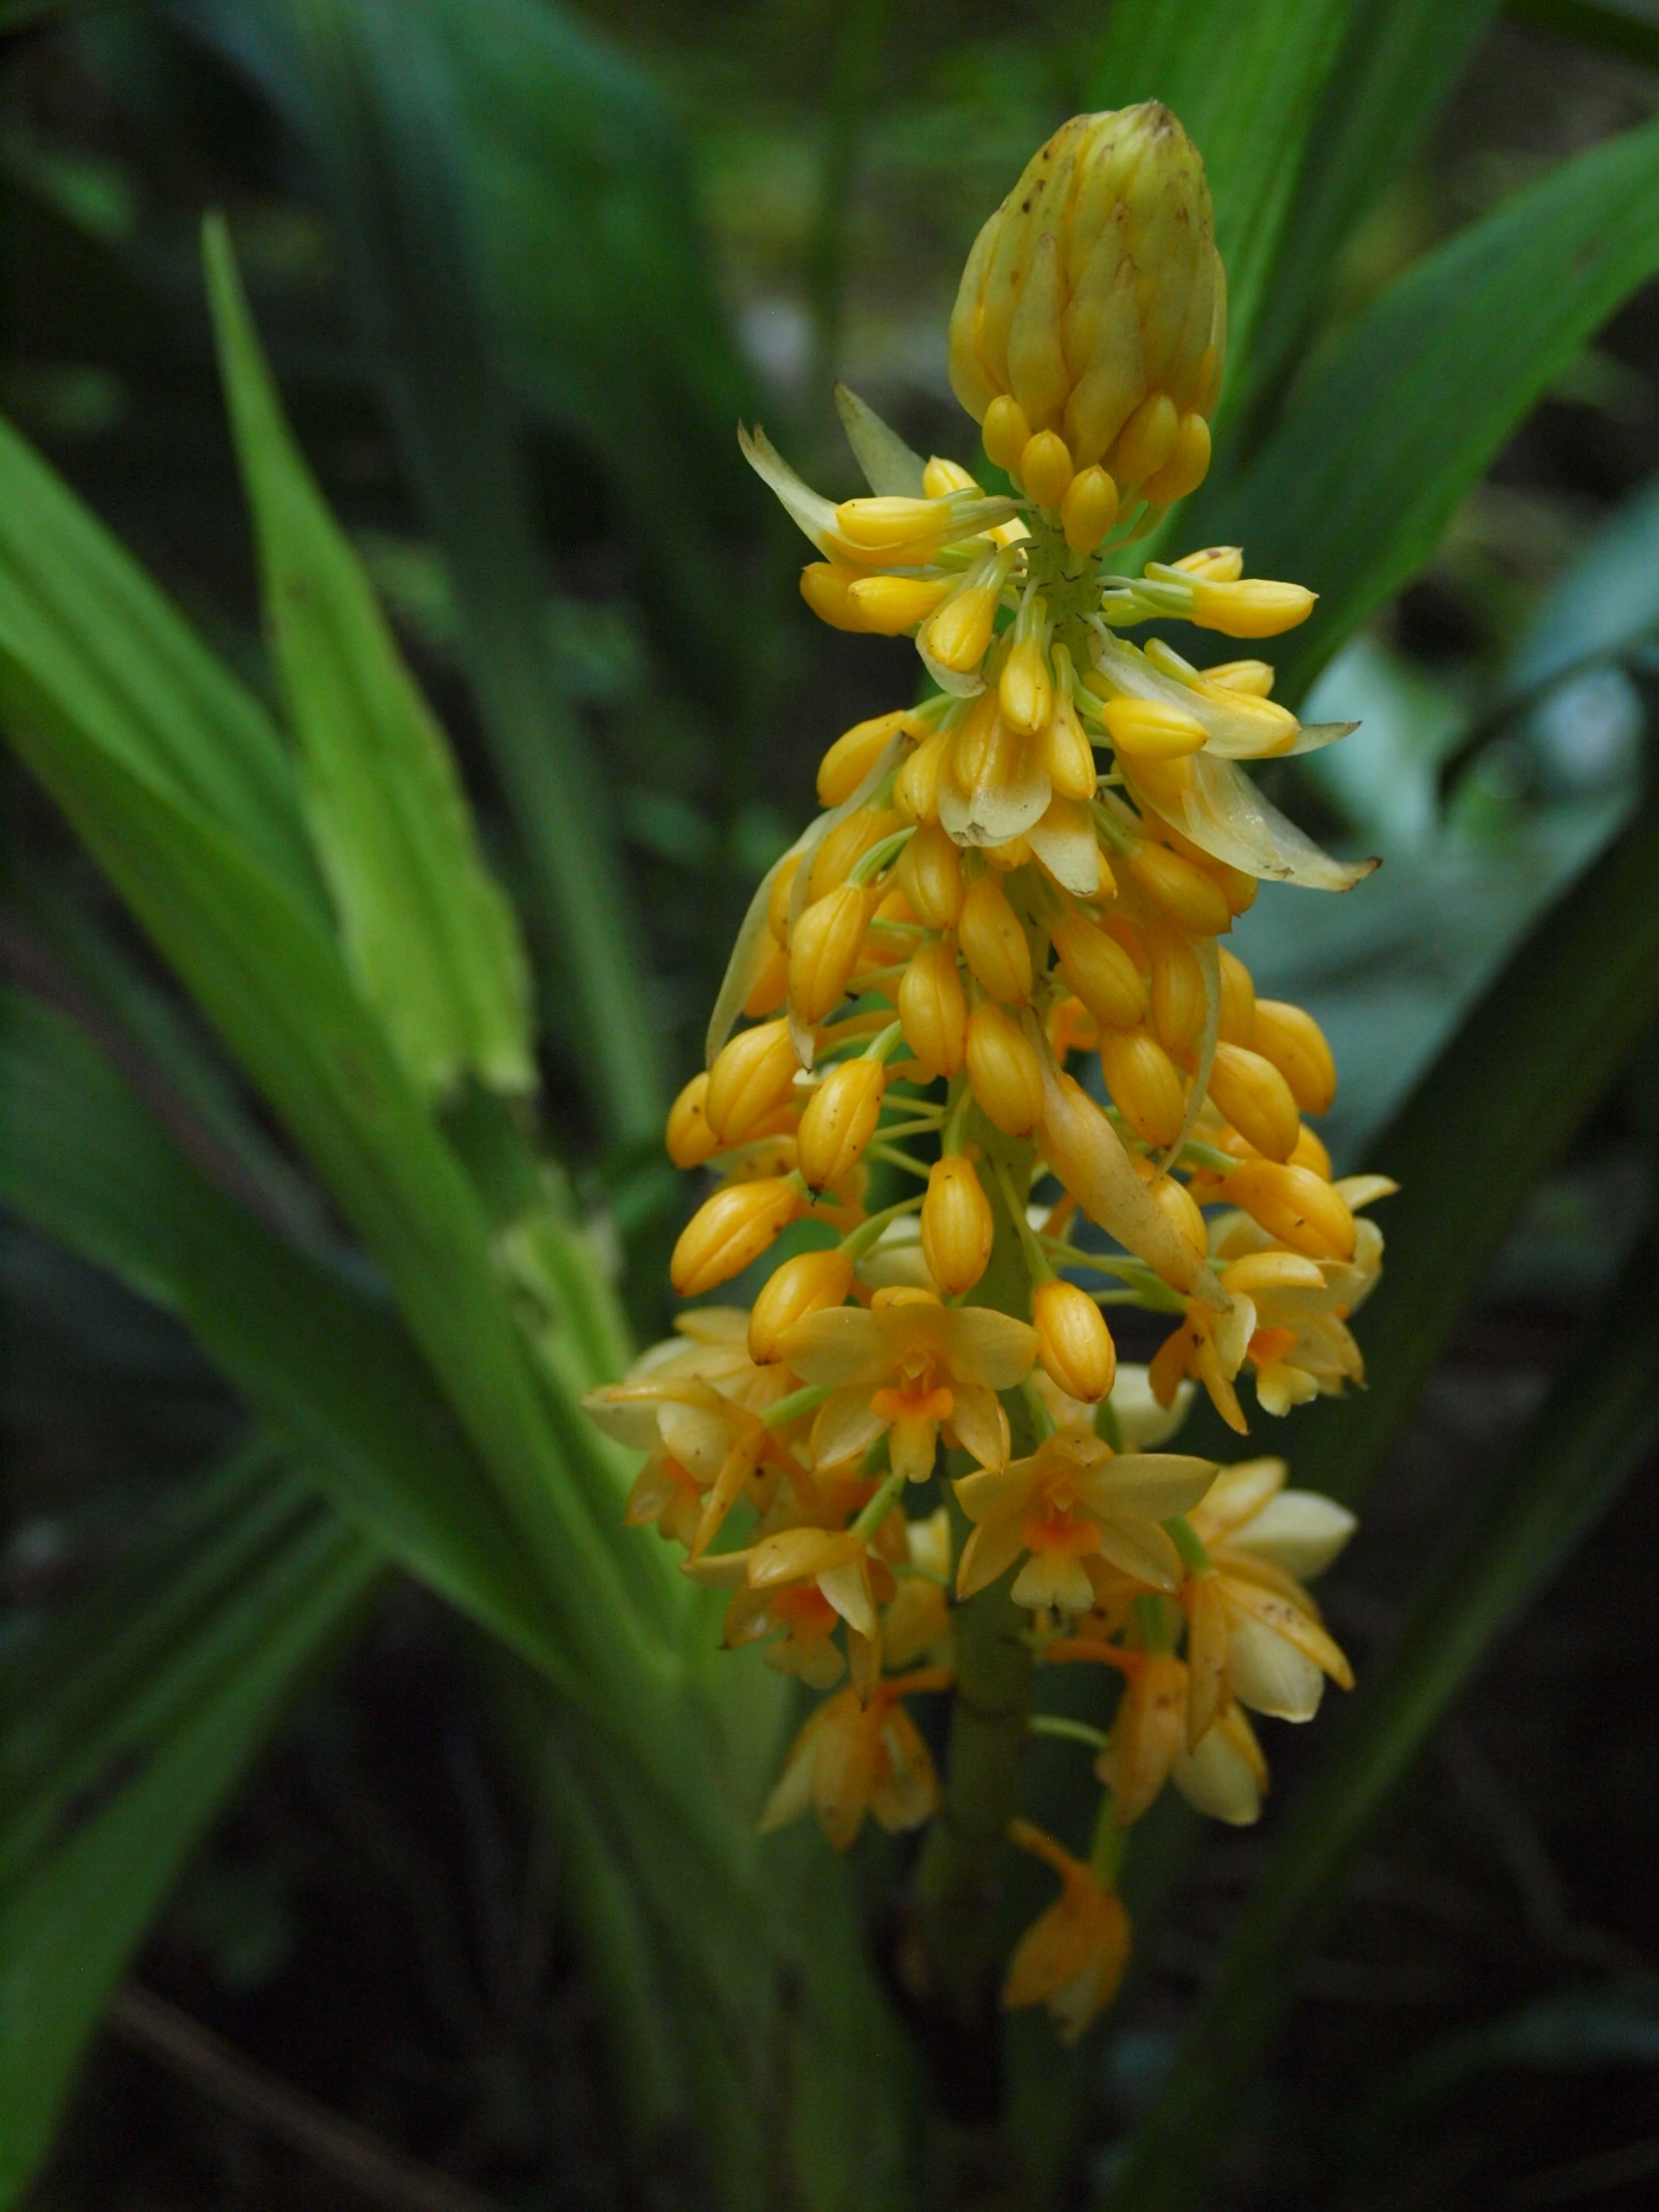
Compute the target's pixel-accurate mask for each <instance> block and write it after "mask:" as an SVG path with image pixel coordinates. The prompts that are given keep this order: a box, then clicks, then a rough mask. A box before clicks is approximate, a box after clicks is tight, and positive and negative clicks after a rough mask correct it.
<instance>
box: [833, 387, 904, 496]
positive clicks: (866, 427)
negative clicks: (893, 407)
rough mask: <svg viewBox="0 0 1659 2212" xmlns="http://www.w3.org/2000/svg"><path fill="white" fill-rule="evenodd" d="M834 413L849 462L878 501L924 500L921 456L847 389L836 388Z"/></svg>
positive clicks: (872, 409)
mask: <svg viewBox="0 0 1659 2212" xmlns="http://www.w3.org/2000/svg"><path fill="white" fill-rule="evenodd" d="M835 412H836V413H837V414H838V415H839V416H840V418H841V428H842V429H843V430H844V431H845V432H846V442H847V444H848V445H850V446H851V448H852V458H853V459H854V460H855V461H856V462H857V464H858V466H859V468H860V469H861V470H862V471H863V478H864V482H865V483H866V484H867V485H868V486H869V488H870V490H871V491H872V492H874V493H875V494H876V496H877V497H878V498H879V497H881V496H883V495H896V496H897V497H899V498H902V499H920V498H921V497H923V486H922V474H923V471H924V469H925V466H926V464H925V462H924V461H923V460H922V457H921V455H920V454H919V453H912V452H911V450H910V448H909V447H908V446H907V445H906V444H905V443H904V440H903V439H902V438H901V437H900V436H899V434H898V432H897V431H896V430H894V429H891V428H889V426H888V425H887V424H886V423H885V422H883V421H882V420H881V417H880V416H879V415H878V414H877V413H876V411H875V409H874V408H873V407H871V406H869V405H868V404H867V403H866V402H865V401H864V400H862V399H860V398H859V397H858V394H857V393H856V392H855V391H853V390H852V389H851V387H850V386H849V385H846V384H842V383H837V384H836V386H835Z"/></svg>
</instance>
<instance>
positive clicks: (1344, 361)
mask: <svg viewBox="0 0 1659 2212" xmlns="http://www.w3.org/2000/svg"><path fill="white" fill-rule="evenodd" d="M1656 269H1659V124H1647V125H1645V126H1644V127H1643V128H1642V129H1641V130H1638V131H1630V132H1627V133H1626V134H1625V135H1624V136H1623V137H1622V138H1617V139H1613V140H1611V141H1610V142H1609V143H1607V144H1606V145H1603V146H1597V147H1593V148H1592V149H1591V150H1590V151H1589V152H1588V153H1586V154H1580V155H1578V156H1577V157H1576V158H1575V159H1574V160H1572V161H1570V162H1564V163H1563V164H1562V165H1561V166H1560V168H1558V169H1556V170H1554V171H1552V172H1551V174H1550V175H1549V176H1547V177H1545V178H1543V179H1542V180H1541V181H1540V182H1539V183H1538V184H1536V185H1532V186H1530V187H1528V188H1527V190H1525V191H1524V192H1518V193H1516V194H1515V195H1514V196H1513V197H1512V198H1511V199H1509V200H1507V201H1505V202H1504V203H1503V205H1502V206H1501V207H1499V208H1498V209H1496V210H1495V211H1494V213H1493V214H1491V215H1489V216H1487V217H1485V218H1484V219H1483V220H1482V221H1481V222H1479V223H1474V224H1471V225H1470V226H1469V228H1468V229H1467V230H1466V231H1463V232H1461V233H1459V235H1458V236H1457V237H1456V238H1454V239H1452V240H1451V241H1450V243H1449V244H1448V245H1446V246H1443V247H1441V248H1440V249H1439V250H1438V251H1437V252H1436V253H1433V254H1430V255H1428V256H1427V257H1426V258H1425V259H1424V260H1423V261H1421V262H1419V263H1418V264H1417V265H1416V266H1415V268H1413V269H1411V270H1409V271H1407V273H1406V274H1405V276H1404V277H1401V278H1400V279H1399V280H1398V281H1397V282H1396V283H1395V284H1393V285H1392V286H1390V288H1389V289H1388V290H1387V291H1386V292H1384V293H1383V297H1382V298H1381V299H1380V300H1378V302H1377V303H1376V305H1375V306H1373V307H1372V308H1371V309H1370V310H1369V312H1368V313H1366V314H1364V315H1362V316H1361V317H1360V319H1359V321H1358V322H1357V323H1355V324H1354V325H1353V327H1352V328H1351V329H1349V330H1348V331H1347V332H1346V333H1345V334H1344V335H1343V336H1342V337H1341V338H1340V339H1339V340H1338V341H1337V342H1336V343H1335V344H1334V345H1333V347H1332V349H1331V351H1330V353H1329V354H1328V355H1327V356H1326V358H1325V360H1324V362H1323V365H1322V366H1320V367H1318V368H1317V369H1316V370H1315V371H1314V373H1313V374H1312V375H1311V377H1310V380H1309V382H1308V385H1307V387H1306V389H1305V390H1304V391H1303V392H1302V393H1301V394H1300V395H1299V396H1298V398H1297V399H1296V400H1295V402H1294V403H1293V405H1292V406H1291V407H1290V408H1289V409H1288V411H1287V412H1286V414H1285V416H1284V418H1283V420H1282V421H1281V423H1280V425H1279V427H1278V429H1277V430H1276V431H1275V433H1274V435H1273V437H1272V438H1271V439H1270V440H1269V442H1268V444H1267V446H1266V447H1265V448H1264V450H1263V452H1262V453H1261V455H1260V457H1259V458H1258V459H1257V460H1256V461H1255V462H1254V463H1253V465H1252V466H1251V468H1250V469H1249V471H1248V472H1247V474H1246V475H1245V476H1244V477H1243V478H1242V480H1240V481H1239V482H1238V483H1236V484H1234V485H1232V486H1228V487H1224V488H1223V489H1221V490H1220V491H1219V492H1216V493H1213V494H1209V495H1206V494H1205V493H1200V494H1199V495H1198V496H1197V497H1196V498H1195V499H1194V501H1193V502H1192V511H1191V513H1190V515H1189V516H1188V517H1187V522H1188V524H1190V533H1189V534H1190V535H1191V538H1192V542H1194V543H1195V544H1204V543H1214V544H1239V545H1243V546H1244V547H1245V549H1246V554H1247V557H1248V560H1249V564H1250V567H1251V569H1252V571H1253V572H1254V573H1255V574H1257V575H1264V576H1275V575H1278V576H1294V577H1296V578H1298V579H1299V580H1300V581H1302V582H1304V583H1307V584H1310V585H1311V586H1312V587H1313V588H1314V589H1315V590H1316V591H1318V592H1319V593H1320V595H1321V597H1320V603H1319V605H1318V607H1316V609H1315V610H1314V614H1313V617H1312V619H1311V620H1310V621H1309V622H1308V623H1307V624H1306V625H1305V626H1304V627H1303V628H1302V629H1300V630H1297V631H1293V632H1292V633H1291V635H1290V636H1289V637H1288V638H1287V639H1286V640H1285V641H1284V643H1283V645H1282V646H1281V647H1279V648H1277V649H1275V648H1274V647H1272V646H1270V647H1269V649H1268V650H1269V653H1270V655H1274V654H1275V653H1276V656H1277V660H1278V665H1279V667H1280V670H1281V685H1282V689H1283V690H1284V692H1285V694H1286V696H1287V697H1289V698H1290V699H1291V700H1292V701H1293V702H1294V700H1295V699H1297V698H1298V697H1300V695H1301V694H1302V692H1303V691H1305V690H1306V688H1307V686H1308V685H1309V684H1310V683H1311V682H1312V681H1313V679H1314V677H1315V676H1316V675H1317V674H1318V673H1319V671H1320V669H1321V668H1322V667H1323V666H1324V664H1325V663H1326V661H1327V660H1328V659H1329V658H1330V657H1331V655H1332V654H1333V653H1334V652H1335V651H1336V649H1337V647H1338V646H1339V645H1341V644H1342V642H1343V640H1344V639H1345V638H1346V637H1348V636H1349V635H1350V633H1351V632H1352V631H1353V630H1354V629H1355V628H1356V627H1357V625H1358V624H1360V623H1361V622H1363V621H1364V620H1365V619H1366V617H1367V616H1368V615H1369V614H1370V613H1371V612H1372V610H1373V609H1374V608H1376V607H1377V606H1378V605H1380V604H1381V602H1382V601H1383V599H1385V598H1386V597H1387V595H1388V593H1389V592H1391V591H1393V590H1394V589H1396V588H1397V586H1399V585H1400V584H1401V583H1403V582H1404V581H1405V579H1406V578H1407V577H1408V576H1409V575H1410V574H1411V573H1412V571H1413V570H1415V569H1416V568H1417V567H1419V566H1420V565H1421V563H1422V562H1423V561H1424V560H1426V559H1427V557H1428V555H1429V554H1430V553H1431V552H1432V551H1433V548H1434V545H1435V542H1436V540H1437V539H1438V537H1439V533H1440V531H1441V529H1442V527H1443V526H1444V524H1445V521H1446V519H1447V517H1448V516H1449V515H1450V513H1451V511H1452V509H1453V507H1455V505H1456V503H1457V501H1458V500H1459V499H1460V498H1461V497H1462V495H1463V494H1464V492H1466V491H1467V490H1468V488H1469V486H1470V485H1471V484H1472V483H1473V482H1474V481H1475V479H1476V477H1477V476H1478V475H1479V474H1480V471H1481V470H1482V469H1483V468H1484V467H1485V465H1486V463H1487V462H1488V461H1489V460H1490V459H1491V457H1492V455H1493V454H1494V453H1495V452H1496V451H1497V449H1498V447H1499V446H1500V445H1501V444H1502V442H1503V440H1504V439H1505V437H1507V436H1508V434H1509V432H1510V431H1511V430H1512V429H1513V428H1514V426H1515V424H1516V423H1517V422H1518V421H1519V420H1520V418H1521V416H1522V415H1523V414H1524V413H1525V412H1526V410H1527V408H1528V407H1529V406H1530V405H1531V404H1532V402H1533V401H1534V400H1535V399H1536V398H1537V396H1538V394H1539V393H1540V392H1541V391H1542V390H1543V389H1544V387H1545V385H1546V384H1548V382H1549V381H1550V379H1551V377H1553V376H1555V375H1557V374H1558V373H1559V372H1560V371H1561V369H1562V368H1564V367H1565V365H1566V364H1567V362H1568V361H1569V360H1570V359H1571V358H1572V355H1573V354H1574V353H1575V352H1576V350H1577V349H1578V347H1579V346H1580V345H1582V344H1583V342H1584V340H1585V339H1586V338H1587V337H1589V336H1590V335H1591V333H1592V332H1593V331H1595V330H1596V329H1597V328H1598V327H1599V326H1600V325H1601V323H1602V322H1604V321H1605V320H1606V318H1607V316H1608V315H1609V314H1611V313H1612V311H1613V309H1614V308H1615V307H1616V306H1617V305H1618V304H1619V302H1620V300H1622V299H1623V298H1625V297H1626V296H1627V294H1628V293H1629V292H1631V291H1632V290H1634V289H1635V287H1636V286H1637V285H1638V284H1639V283H1641V282H1642V281H1643V280H1644V279H1645V278H1646V277H1650V276H1651V275H1652V274H1653V273H1654V271H1655V270H1656ZM1356 425H1363V426H1364V428H1363V434H1357V431H1356Z"/></svg>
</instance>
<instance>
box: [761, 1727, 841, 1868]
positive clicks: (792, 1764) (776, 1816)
mask: <svg viewBox="0 0 1659 2212" xmlns="http://www.w3.org/2000/svg"><path fill="white" fill-rule="evenodd" d="M834 1709H835V1707H834V1701H833V1700H831V1701H830V1703H829V1704H828V1705H821V1706H820V1707H819V1709H818V1711H817V1712H816V1713H814V1714H813V1716H812V1718H811V1719H810V1720H809V1721H808V1722H807V1724H806V1726H805V1727H804V1728H803V1729H802V1730H801V1732H800V1734H799V1735H798V1736H797V1737H796V1739H795V1742H794V1743H793V1744H792V1745H791V1746H790V1755H789V1757H788V1759H787V1760H786V1761H785V1762H784V1771H783V1773H782V1775H780V1777H779V1778H778V1784H777V1787H776V1788H775V1789H774V1790H773V1793H772V1795H771V1796H770V1797H769V1798H768V1799H767V1801H766V1804H765V1806H764V1807H763V1808H762V1812H761V1817H760V1819H759V1821H757V1822H756V1824H755V1825H756V1826H757V1828H759V1830H760V1832H761V1834H762V1835H763V1836H770V1835H771V1834H772V1832H773V1830H774V1829H777V1828H783V1827H785V1826H786V1825H787V1824H788V1823H789V1822H790V1821H796V1820H799V1819H800V1818H801V1816H802V1814H803V1813H806V1812H809V1811H811V1809H812V1803H813V1769H814V1767H815V1766H816V1765H817V1763H818V1743H819V1738H820V1737H821V1736H822V1735H823V1734H824V1731H825V1729H826V1727H827V1726H828V1725H829V1723H830V1717H831V1715H832V1714H833V1712H834Z"/></svg>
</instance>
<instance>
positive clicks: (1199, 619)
mask: <svg viewBox="0 0 1659 2212" xmlns="http://www.w3.org/2000/svg"><path fill="white" fill-rule="evenodd" d="M1318 596H1319V595H1318V593H1317V592H1311V591H1309V590H1308V589H1307V587H1306V586H1305V585H1302V584H1275V583H1270V582H1269V581H1268V580H1267V578H1265V577H1255V576H1252V577H1246V578H1245V579H1244V580H1243V581H1242V582H1240V583H1236V584H1216V583H1211V582H1210V581H1208V579H1206V578H1203V577H1200V578H1199V579H1198V580H1197V581H1196V582H1195V583H1194V585H1193V604H1192V611H1191V613H1190V614H1189V615H1188V617H1187V620H1188V621H1189V622H1192V623H1196V624H1197V626H1198V628H1199V629H1200V630H1219V631H1221V633H1222V634H1223V636H1224V637H1229V638H1277V637H1278V636H1280V634H1281V633H1282V632H1283V631H1286V630H1294V629H1295V628H1296V626H1297V624H1298V623H1299V622H1306V621H1307V619H1308V617H1309V616H1310V615H1311V614H1312V613H1313V611H1314V601H1315V600H1316V598H1318Z"/></svg>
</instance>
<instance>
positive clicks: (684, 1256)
mask: <svg viewBox="0 0 1659 2212" xmlns="http://www.w3.org/2000/svg"><path fill="white" fill-rule="evenodd" d="M806 1210H807V1201H806V1198H805V1197H804V1196H803V1195H802V1191H801V1187H800V1185H799V1184H797V1183H795V1182H793V1181H792V1180H791V1179H790V1177H788V1176H787V1175H769V1176H764V1177H762V1178H761V1179H760V1180H759V1181H757V1182H754V1183H728V1184H727V1185H726V1187H725V1188H724V1189H723V1190H718V1191H716V1192H715V1194H714V1196H713V1197H712V1198H707V1199H705V1200H704V1202H703V1204H702V1205H701V1206H700V1207H699V1208H698V1209H697V1212H696V1213H695V1214H693V1216H692V1218H691V1220H690V1221H689V1222H687V1224H686V1226H685V1228H684V1229H683V1230H681V1232H680V1241H679V1243H678V1244H677V1245H676V1246H675V1248H674V1257H673V1259H672V1260H671V1261H670V1262H669V1269H668V1272H669V1280H670V1281H671V1282H672V1283H673V1285H674V1288H675V1290H676V1291H677V1292H678V1293H679V1295H680V1296H681V1297H682V1298H701V1297H702V1296H703V1294H704V1292H705V1291H712V1290H713V1289H714V1288H715V1287H716V1285H717V1284H720V1283H727V1282H730V1281H731V1279H732V1277H733V1276H734V1275H741V1274H742V1273H743V1271H744V1269H745V1268H746V1267H748V1265H749V1263H750V1262H751V1260H758V1259H759V1258H760V1257H761V1254H762V1253H763V1252H765V1251H766V1249H767V1247H768V1246H769V1245H770V1244H772V1243H773V1241H774V1240H775V1239H776V1238H777V1237H779V1236H780V1235H781V1234H782V1233H783V1231H784V1230H786V1229H787V1228H788V1227H789V1225H790V1223H791V1222H792V1221H796V1220H799V1218H800V1217H801V1215H802V1214H804V1213H805V1212H806Z"/></svg>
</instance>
